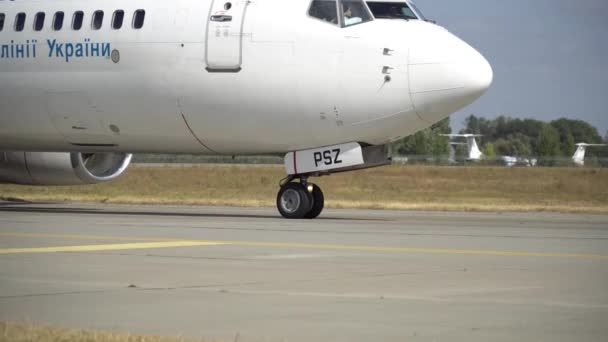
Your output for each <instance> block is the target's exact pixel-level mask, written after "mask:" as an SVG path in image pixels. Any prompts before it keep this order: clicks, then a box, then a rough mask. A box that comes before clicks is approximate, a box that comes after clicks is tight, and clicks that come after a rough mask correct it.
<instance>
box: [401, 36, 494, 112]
mask: <svg viewBox="0 0 608 342" xmlns="http://www.w3.org/2000/svg"><path fill="white" fill-rule="evenodd" d="M440 33H441V35H442V36H443V37H442V38H443V39H441V40H435V41H434V42H433V44H432V45H431V44H428V43H423V44H419V45H418V46H416V47H414V48H412V49H411V50H410V60H409V73H410V93H411V96H412V101H413V104H414V107H415V108H416V111H417V112H418V114H419V115H420V116H421V118H423V119H424V120H425V121H428V122H429V123H435V122H437V121H439V120H441V119H443V118H445V117H447V116H448V115H449V114H451V113H454V112H456V111H458V110H460V109H462V108H464V107H466V106H467V105H469V104H471V103H473V102H474V101H475V100H477V99H478V98H479V97H481V95H483V94H484V93H485V92H486V91H487V90H488V88H489V87H490V85H491V84H492V80H493V77H494V74H493V71H492V67H491V66H490V63H489V62H488V61H487V60H486V59H485V58H484V57H483V56H482V55H481V54H480V53H479V52H478V51H477V50H475V49H474V48H472V47H471V46H470V45H468V44H467V43H465V42H464V41H462V40H460V39H459V38H457V37H455V36H453V35H452V34H450V33H449V32H447V31H443V32H440ZM426 41H427V42H428V41H433V40H430V39H429V40H426ZM438 42H439V43H438Z"/></svg>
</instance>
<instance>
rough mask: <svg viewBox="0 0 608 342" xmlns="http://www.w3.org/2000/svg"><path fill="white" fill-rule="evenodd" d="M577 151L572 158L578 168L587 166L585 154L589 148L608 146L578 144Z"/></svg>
mask: <svg viewBox="0 0 608 342" xmlns="http://www.w3.org/2000/svg"><path fill="white" fill-rule="evenodd" d="M576 146H577V149H576V152H574V155H573V156H572V161H573V162H574V164H576V165H578V166H585V153H586V152H587V147H593V146H606V144H587V143H578V144H576Z"/></svg>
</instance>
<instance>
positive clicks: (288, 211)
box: [277, 183, 312, 219]
mask: <svg viewBox="0 0 608 342" xmlns="http://www.w3.org/2000/svg"><path fill="white" fill-rule="evenodd" d="M311 199H312V196H311V195H310V194H309V193H308V191H306V188H305V187H304V185H302V184H301V183H287V184H285V186H283V187H281V190H279V194H278V195H277V209H279V213H281V215H282V216H283V217H284V218H287V219H302V218H304V217H305V216H306V214H308V213H309V212H310V211H311V209H312V200H311Z"/></svg>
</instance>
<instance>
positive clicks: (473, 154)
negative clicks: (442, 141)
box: [441, 134, 483, 162]
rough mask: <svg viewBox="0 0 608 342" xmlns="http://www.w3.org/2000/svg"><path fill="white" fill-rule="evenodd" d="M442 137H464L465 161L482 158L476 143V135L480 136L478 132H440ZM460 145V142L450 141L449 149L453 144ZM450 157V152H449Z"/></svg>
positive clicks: (452, 147)
mask: <svg viewBox="0 0 608 342" xmlns="http://www.w3.org/2000/svg"><path fill="white" fill-rule="evenodd" d="M441 136H442V137H449V138H465V139H466V140H467V142H466V145H467V161H474V162H478V161H480V160H481V159H483V153H482V152H481V150H479V146H478V145H477V141H476V140H475V138H476V137H481V136H482V135H479V134H441ZM457 145H462V143H457V142H450V149H451V150H452V149H454V148H455V147H454V146H457ZM450 157H451V154H450Z"/></svg>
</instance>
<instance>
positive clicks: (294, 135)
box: [0, 0, 492, 154]
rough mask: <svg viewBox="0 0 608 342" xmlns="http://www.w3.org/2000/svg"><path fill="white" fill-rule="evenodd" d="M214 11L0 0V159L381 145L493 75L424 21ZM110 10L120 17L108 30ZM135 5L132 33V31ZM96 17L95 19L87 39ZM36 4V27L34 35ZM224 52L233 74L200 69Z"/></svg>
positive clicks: (177, 2)
mask: <svg viewBox="0 0 608 342" xmlns="http://www.w3.org/2000/svg"><path fill="white" fill-rule="evenodd" d="M217 3H218V1H216V3H213V1H212V0H174V1H160V0H131V1H125V0H120V1H118V0H104V1H93V0H91V1H63V0H56V1H49V0H45V1H33V0H30V1H26V0H23V1H14V2H12V1H11V2H9V1H1V2H0V13H4V14H5V18H6V19H5V25H4V29H3V30H2V31H1V32H0V54H2V55H0V151H10V150H18V151H87V152H88V151H90V152H94V151H120V152H162V153H204V154H209V153H219V154H258V153H285V152H288V151H296V150H302V149H308V148H314V147H319V146H327V145H332V144H339V143H346V142H360V143H365V144H370V145H379V144H385V143H388V142H391V141H394V140H396V139H399V138H401V137H404V136H407V135H410V134H413V133H415V132H417V131H419V130H421V129H423V128H425V127H428V126H429V125H431V124H433V123H435V122H437V121H439V120H441V119H443V118H445V117H447V116H448V115H449V114H451V113H452V112H454V111H456V110H459V109H460V108H462V107H464V106H466V105H468V104H469V103H471V102H472V101H474V100H475V99H477V98H478V97H479V96H481V94H482V93H483V92H484V91H485V90H486V89H487V88H488V86H489V85H490V83H491V80H492V71H491V68H490V66H489V64H488V63H487V61H486V60H485V59H484V58H483V57H482V56H481V55H480V54H479V53H477V51H475V50H474V49H473V48H471V47H470V46H468V45H467V44H466V43H464V42H463V41H461V40H460V39H458V38H456V37H455V36H454V35H452V34H450V33H449V32H447V31H446V30H445V29H443V28H441V27H440V26H437V25H435V24H432V23H428V22H424V21H419V20H409V21H405V20H373V21H370V22H367V23H363V24H359V25H354V26H351V27H344V28H341V27H339V26H335V25H331V24H329V23H327V22H323V21H321V20H318V19H315V18H311V17H310V16H308V15H307V12H308V7H309V5H310V0H289V1H285V0H255V1H249V2H247V1H241V0H238V1H233V3H234V4H235V5H234V8H233V9H232V10H237V9H238V8H239V5H242V6H243V8H244V11H243V12H242V13H241V15H242V20H239V21H238V22H233V23H230V24H228V23H226V24H218V23H216V22H213V21H211V20H210V17H211V16H213V15H214V14H217V11H216V9H214V7H213V6H216V5H217ZM222 4H223V2H222ZM117 9H120V10H124V12H125V24H124V26H123V27H122V28H121V29H119V30H114V29H112V27H111V25H110V21H111V19H112V13H114V11H115V10H117ZM138 9H143V10H145V24H144V26H143V27H142V28H141V29H134V28H132V25H131V20H132V16H133V13H134V11H136V10H138ZM97 10H103V11H104V13H105V17H104V22H103V26H102V28H101V29H100V30H93V29H91V16H92V14H93V12H95V11H97ZM40 11H42V12H46V22H45V24H44V28H43V29H42V30H41V31H35V30H34V29H33V18H34V15H35V13H37V12H40ZM56 11H63V12H65V18H66V19H65V24H64V27H63V29H62V30H59V31H54V30H53V29H52V28H51V22H52V17H53V14H54V13H55V12H56ZM75 11H83V12H84V13H85V18H84V25H83V28H82V29H81V30H78V31H75V30H72V29H71V27H70V25H71V20H72V14H73V13H74V12H75ZM230 11H231V10H229V11H227V12H228V13H229V12H230ZM19 12H24V13H26V14H27V20H26V24H25V28H24V30H23V31H22V32H16V31H15V30H14V29H13V21H14V18H15V16H16V14H17V13H19ZM235 17H238V15H235ZM210 25H213V26H210ZM231 25H232V26H231ZM235 39H236V40H235ZM235 42H236V44H235ZM95 44H98V45H95ZM95 47H97V48H98V50H92V49H95ZM13 49H18V50H20V51H21V52H20V53H19V54H18V55H17V54H15V53H14V51H13ZM78 49H81V51H80V53H77V51H78ZM34 50H35V54H34ZM5 52H6V54H5ZM69 55H70V56H69ZM222 58H226V63H227V64H231V63H232V64H233V63H235V61H236V62H237V64H238V68H234V69H233V70H209V67H210V65H211V64H212V63H215V62H217V61H218V60H219V62H220V64H221V62H222ZM212 60H213V61H212ZM227 69H230V68H227Z"/></svg>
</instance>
